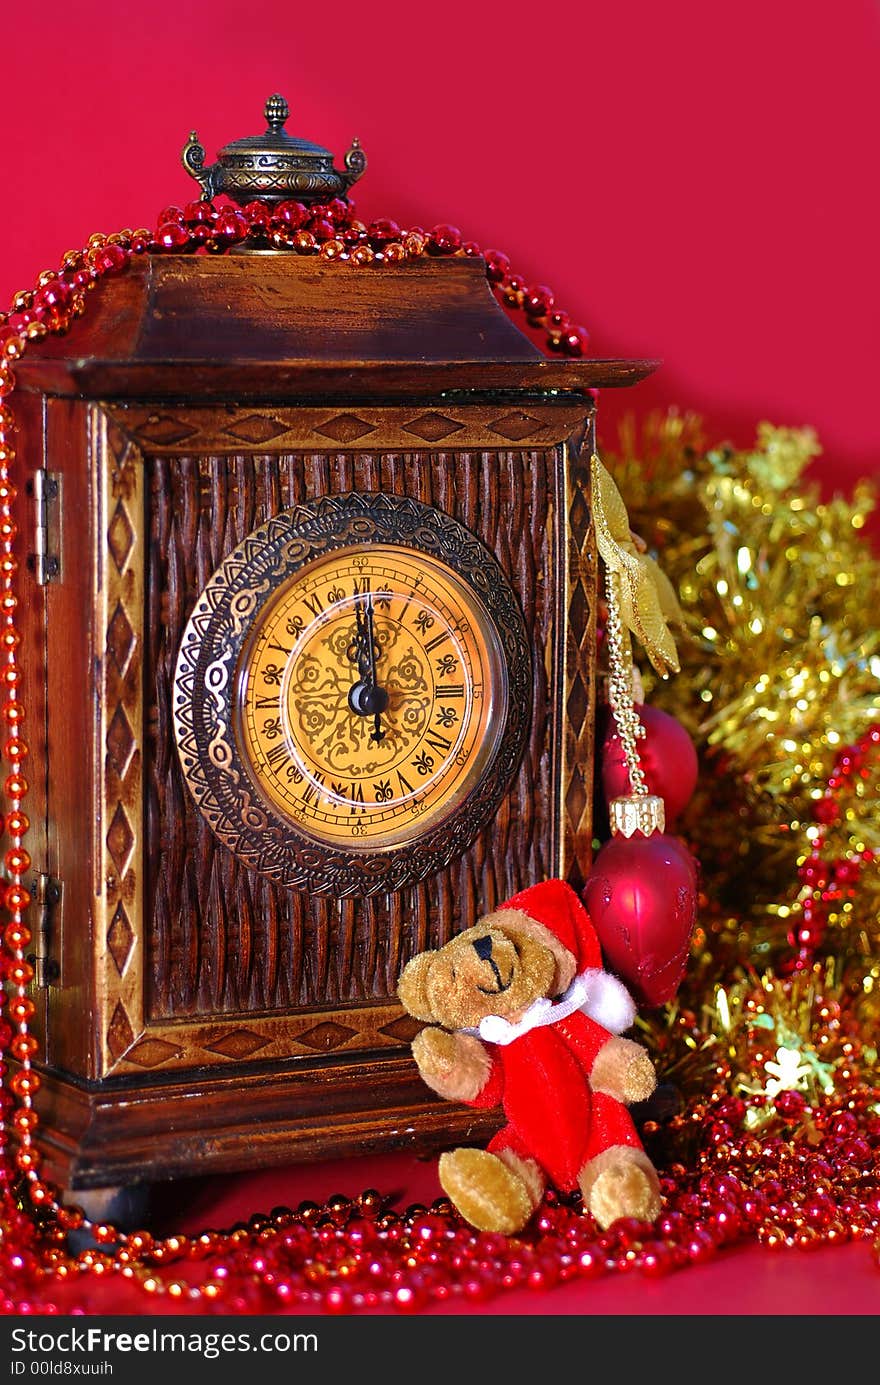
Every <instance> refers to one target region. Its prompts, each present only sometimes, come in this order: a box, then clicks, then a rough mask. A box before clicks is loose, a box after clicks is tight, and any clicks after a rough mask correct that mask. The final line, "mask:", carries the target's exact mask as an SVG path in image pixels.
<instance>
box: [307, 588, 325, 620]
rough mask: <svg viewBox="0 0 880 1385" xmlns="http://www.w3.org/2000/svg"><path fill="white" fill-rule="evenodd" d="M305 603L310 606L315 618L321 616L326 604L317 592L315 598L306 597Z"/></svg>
mask: <svg viewBox="0 0 880 1385" xmlns="http://www.w3.org/2000/svg"><path fill="white" fill-rule="evenodd" d="M303 601H304V602H305V603H306V605H307V606H308V608H309V610H310V611H311V613H312V615H313V616H319V615H320V614H321V612H322V611H323V609H324V603H323V601H322V600H321V598H320V596H319V595H318V593H317V592H315V594H314V596H304V597H303Z"/></svg>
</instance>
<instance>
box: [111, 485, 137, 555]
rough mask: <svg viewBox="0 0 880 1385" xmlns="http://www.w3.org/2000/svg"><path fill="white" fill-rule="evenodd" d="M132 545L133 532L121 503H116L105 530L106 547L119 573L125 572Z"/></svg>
mask: <svg viewBox="0 0 880 1385" xmlns="http://www.w3.org/2000/svg"><path fill="white" fill-rule="evenodd" d="M133 544H134V530H133V529H132V527H131V520H130V519H129V517H128V514H127V513H126V509H125V506H124V505H123V503H122V501H121V500H120V501H118V502H117V505H116V509H115V510H114V511H113V518H112V519H111V521H110V525H109V528H108V529H107V547H108V548H109V549H110V552H111V553H112V555H113V561H114V563H115V564H116V566H117V568H118V569H119V571H120V573H122V572H124V571H125V564H126V563H127V562H128V559H129V555H130V554H131V550H132V546H133Z"/></svg>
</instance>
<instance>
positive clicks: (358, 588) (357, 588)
mask: <svg viewBox="0 0 880 1385" xmlns="http://www.w3.org/2000/svg"><path fill="white" fill-rule="evenodd" d="M372 590H373V579H372V577H356V578H355V579H354V594H355V596H360V595H361V594H362V593H366V592H369V591H372Z"/></svg>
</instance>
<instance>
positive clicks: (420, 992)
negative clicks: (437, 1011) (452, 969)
mask: <svg viewBox="0 0 880 1385" xmlns="http://www.w3.org/2000/svg"><path fill="white" fill-rule="evenodd" d="M436 956H437V954H436V952H420V953H419V955H418V957H413V959H412V961H411V962H407V964H406V966H405V967H404V969H403V971H402V972H401V975H400V980H399V981H398V983H397V994H398V997H399V998H400V1003H401V1005H402V1006H403V1008H404V1010H406V1011H407V1013H408V1014H410V1015H412V1017H413V1019H417V1020H433V1019H434V1012H433V1010H432V1009H431V1005H430V1002H429V1000H428V997H427V994H426V987H427V982H428V972H429V971H430V970H431V963H432V962H433V960H434V958H435V957H436Z"/></svg>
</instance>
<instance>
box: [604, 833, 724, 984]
mask: <svg viewBox="0 0 880 1385" xmlns="http://www.w3.org/2000/svg"><path fill="white" fill-rule="evenodd" d="M584 902H585V903H586V906H587V909H588V911H589V914H590V918H591V919H592V921H593V926H594V928H595V929H596V932H597V934H598V935H599V942H600V944H601V946H602V953H603V956H604V957H605V960H606V962H607V964H608V968H609V970H610V971H613V972H614V973H615V974H616V975H617V976H619V977H620V979H621V981H623V982H624V983H625V984H626V985H627V986H628V987H629V989H630V990H631V991H632V993H633V995H634V997H635V998H636V1000H637V1001H638V1002H639V1003H640V1004H642V1005H662V1004H663V1003H664V1002H665V1001H667V1000H671V999H672V997H673V996H674V995H675V992H676V991H677V989H678V986H679V983H680V982H681V978H682V976H683V975H684V969H685V966H686V964H687V958H688V949H689V947H690V940H691V934H692V933H693V929H694V923H695V922H696V914H697V869H696V864H695V862H694V858H693V857H692V856H691V854H690V852H689V851H688V850H687V849H686V848H685V847H684V846H682V844H681V842H680V841H678V839H677V838H676V837H670V836H667V834H666V833H665V832H653V833H652V834H651V836H649V837H646V836H643V835H642V833H641V832H636V833H634V834H633V835H632V836H631V837H623V836H616V837H612V838H611V840H610V841H608V842H606V843H605V845H604V846H603V847H602V849H601V850H600V851H599V853H598V855H597V857H596V860H595V862H594V863H593V869H592V871H591V872H590V876H589V879H588V880H587V884H586V889H585V891H584Z"/></svg>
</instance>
